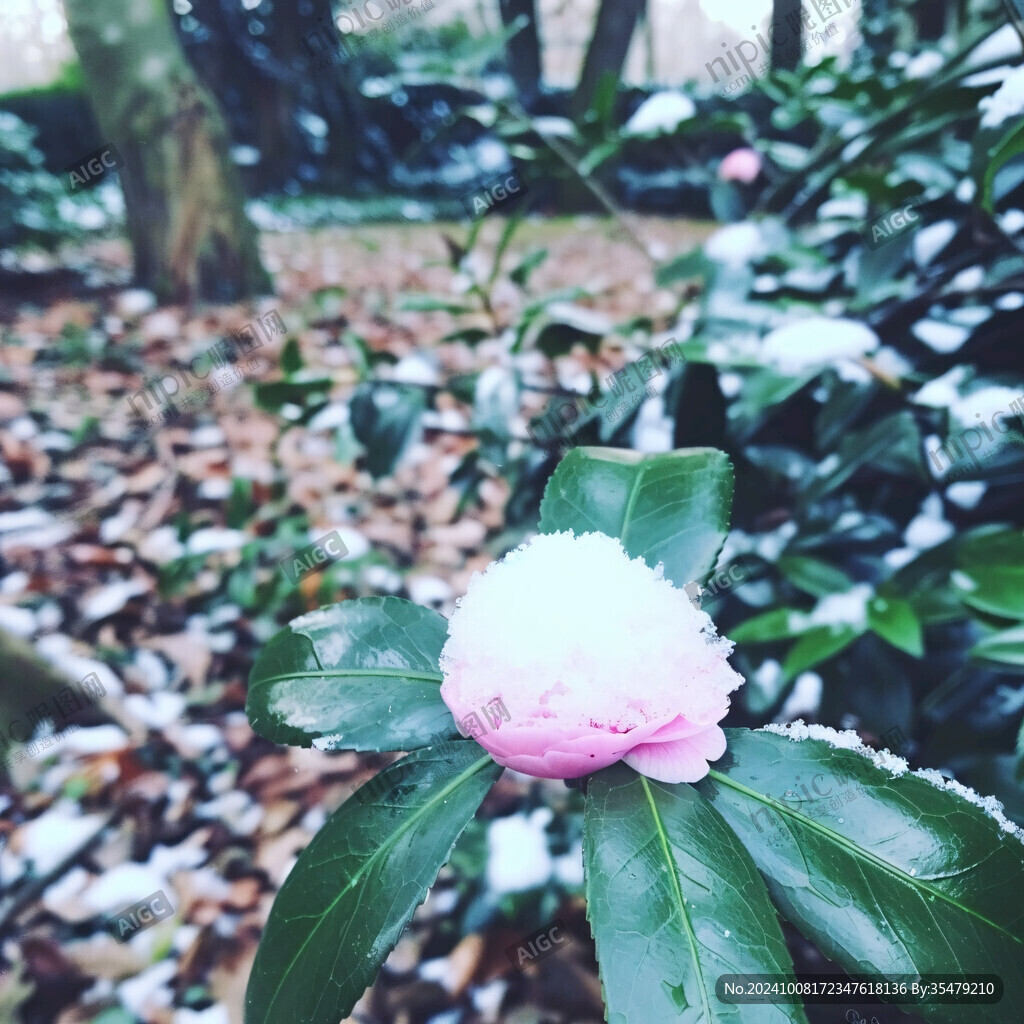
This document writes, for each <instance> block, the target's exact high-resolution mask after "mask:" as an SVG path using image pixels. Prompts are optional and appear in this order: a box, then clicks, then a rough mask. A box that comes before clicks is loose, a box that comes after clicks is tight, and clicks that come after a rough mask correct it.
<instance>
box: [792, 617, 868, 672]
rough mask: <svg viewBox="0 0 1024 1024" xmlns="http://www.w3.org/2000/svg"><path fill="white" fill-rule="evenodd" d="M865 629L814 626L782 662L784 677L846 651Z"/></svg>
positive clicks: (842, 626) (804, 670)
mask: <svg viewBox="0 0 1024 1024" xmlns="http://www.w3.org/2000/svg"><path fill="white" fill-rule="evenodd" d="M863 633H864V630H863V629H861V628H859V627H857V626H849V625H828V626H813V627H812V628H811V629H809V630H807V632H806V633H804V635H803V636H802V637H800V639H799V640H797V642H796V643H795V644H793V646H792V647H791V648H790V649H789V653H788V654H787V655H786V660H785V661H784V662H783V663H782V674H783V677H784V678H785V679H786V680H787V681H788V680H790V679H792V678H794V677H795V676H798V675H799V674H800V673H801V672H806V671H807V669H809V668H814V666H815V665H820V664H821V663H822V662H823V661H828V659H829V658H834V657H835V656H836V655H837V654H839V653H840V652H842V651H845V650H846V648H847V647H849V646H850V644H852V643H853V642H854V640H856V639H857V638H858V637H859V636H862V635H863Z"/></svg>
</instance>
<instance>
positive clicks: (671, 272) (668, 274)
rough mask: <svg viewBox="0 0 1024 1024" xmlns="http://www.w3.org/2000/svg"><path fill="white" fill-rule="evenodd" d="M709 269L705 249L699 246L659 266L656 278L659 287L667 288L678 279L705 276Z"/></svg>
mask: <svg viewBox="0 0 1024 1024" xmlns="http://www.w3.org/2000/svg"><path fill="white" fill-rule="evenodd" d="M708 269H709V264H708V261H707V258H706V257H705V256H704V250H703V249H702V248H701V247H700V246H698V247H697V248H696V249H691V250H690V251H689V252H686V253H683V254H682V255H681V256H676V257H675V259H673V260H670V261H669V262H668V263H666V264H664V265H663V266H660V267H658V269H657V270H656V271H655V274H654V280H655V282H656V283H657V285H658V287H659V288H665V287H666V286H668V285H670V284H675V282H676V281H683V280H687V279H691V278H695V277H704V276H705V275H706V274H707V272H708Z"/></svg>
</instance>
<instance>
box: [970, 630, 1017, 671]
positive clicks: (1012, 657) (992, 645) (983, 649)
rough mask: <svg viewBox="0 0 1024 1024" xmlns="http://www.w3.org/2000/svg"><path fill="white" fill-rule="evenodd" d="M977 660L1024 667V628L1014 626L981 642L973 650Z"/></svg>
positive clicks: (972, 652)
mask: <svg viewBox="0 0 1024 1024" xmlns="http://www.w3.org/2000/svg"><path fill="white" fill-rule="evenodd" d="M971 654H972V655H973V656H974V657H975V658H981V659H983V660H984V661H996V662H999V663H1000V664H1003V665H1014V666H1019V667H1024V626H1014V627H1013V629H1004V630H1002V631H1001V632H999V633H993V634H992V635H991V636H987V637H985V639H984V640H979V641H978V643H976V644H975V645H974V646H973V647H972V648H971Z"/></svg>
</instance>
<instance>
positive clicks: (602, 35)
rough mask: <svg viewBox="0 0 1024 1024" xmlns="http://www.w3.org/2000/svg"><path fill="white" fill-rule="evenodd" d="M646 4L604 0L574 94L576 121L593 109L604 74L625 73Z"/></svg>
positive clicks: (618, 75) (644, 1) (633, 0)
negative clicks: (623, 70) (627, 59)
mask: <svg viewBox="0 0 1024 1024" xmlns="http://www.w3.org/2000/svg"><path fill="white" fill-rule="evenodd" d="M646 8H647V0H601V4H600V6H599V7H598V9H597V20H596V22H595V23H594V34H593V35H592V36H591V37H590V45H589V46H588V47H587V54H586V56H585V57H584V59H583V69H582V70H581V71H580V80H579V82H578V83H577V85H576V91H575V93H574V94H573V98H572V113H573V118H574V119H575V120H576V121H577V122H582V120H583V118H584V116H585V115H586V113H587V111H588V110H589V109H590V105H591V104H592V103H593V102H594V97H595V96H596V94H597V90H598V86H600V84H601V80H602V79H603V78H604V76H605V75H609V74H611V75H615V77H616V78H621V77H622V69H623V67H624V66H625V64H626V55H627V54H628V53H629V44H630V42H632V39H633V32H634V31H635V30H636V26H637V22H638V21H639V20H640V18H641V16H642V15H643V13H644V11H645V10H646Z"/></svg>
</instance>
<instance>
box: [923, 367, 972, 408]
mask: <svg viewBox="0 0 1024 1024" xmlns="http://www.w3.org/2000/svg"><path fill="white" fill-rule="evenodd" d="M966 376H967V368H966V367H965V366H954V367H953V368H952V369H951V370H948V371H947V372H946V373H944V374H943V375H942V376H941V377H936V378H935V379H934V380H930V381H928V383H927V384H925V386H924V387H923V388H921V389H920V390H919V391H917V392H916V393H915V394H914V396H913V398H912V399H911V401H913V402H916V403H917V404H918V405H929V406H931V407H932V408H933V409H948V408H949V407H950V406H951V405H954V404H955V403H956V402H958V401H960V385H961V384H963V382H964V378H965V377H966Z"/></svg>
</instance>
